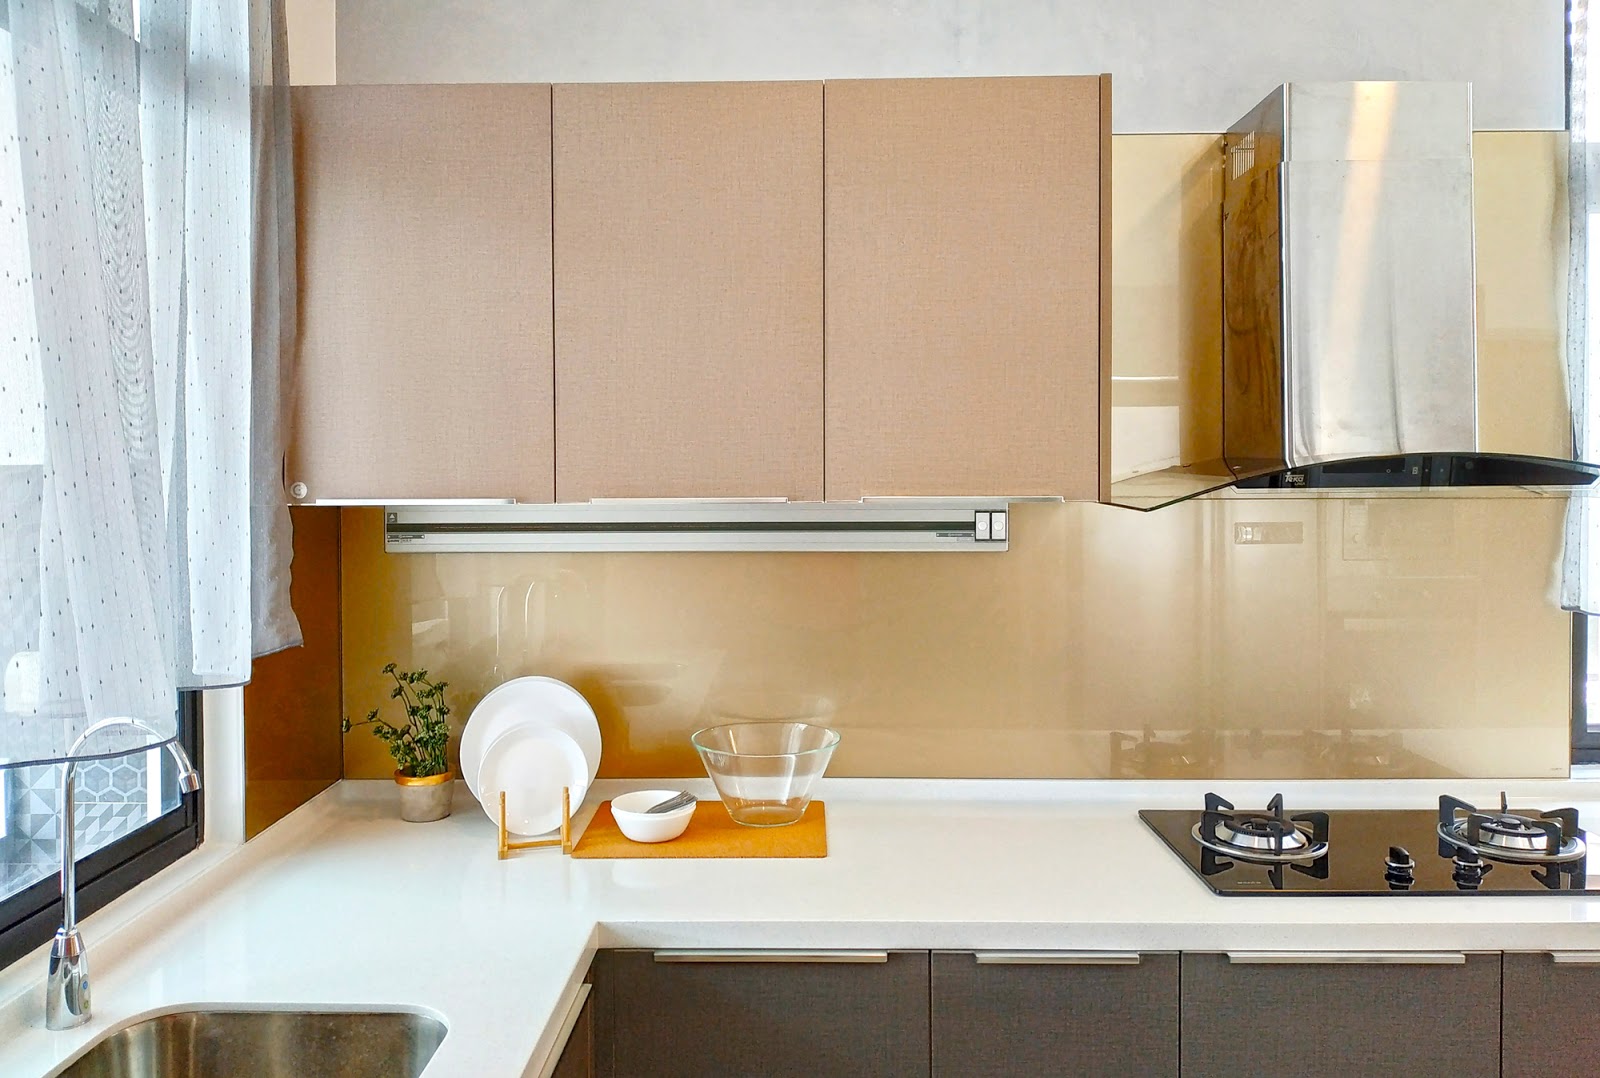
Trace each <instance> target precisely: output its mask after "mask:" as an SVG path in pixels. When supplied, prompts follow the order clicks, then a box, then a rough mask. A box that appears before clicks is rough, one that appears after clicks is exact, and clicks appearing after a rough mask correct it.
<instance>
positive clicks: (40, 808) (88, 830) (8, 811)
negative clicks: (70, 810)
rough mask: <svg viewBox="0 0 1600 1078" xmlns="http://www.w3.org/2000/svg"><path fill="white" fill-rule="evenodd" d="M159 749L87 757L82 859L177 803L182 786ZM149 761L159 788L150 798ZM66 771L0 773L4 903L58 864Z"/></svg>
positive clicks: (81, 776) (81, 795) (81, 777)
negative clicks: (62, 785)
mask: <svg viewBox="0 0 1600 1078" xmlns="http://www.w3.org/2000/svg"><path fill="white" fill-rule="evenodd" d="M159 758H160V752H159V750H158V751H156V752H146V753H139V754H137V755H132V756H126V757H122V758H120V759H113V760H90V761H86V762H84V763H81V764H79V765H78V769H77V809H78V812H77V854H78V858H79V859H80V860H81V859H82V858H84V857H87V856H88V855H89V854H91V853H94V852H95V851H96V850H99V849H102V848H104V847H105V846H108V845H110V844H111V843H112V842H114V841H116V840H117V839H120V838H123V837H125V836H127V835H129V834H131V833H133V832H134V831H137V830H138V829H139V828H141V827H143V826H144V825H145V824H147V823H149V822H151V821H152V820H155V819H157V818H158V817H160V816H162V815H164V814H165V813H167V812H170V811H172V810H173V809H175V808H177V807H178V804H179V801H178V792H177V787H176V784H175V782H174V780H173V779H172V777H171V775H170V774H168V772H170V770H171V769H170V768H163V767H162V765H161V764H160V762H159ZM152 762H154V766H155V767H156V769H157V773H158V776H159V778H158V783H159V786H158V789H157V790H156V791H155V793H154V796H152V791H151V789H150V770H151V767H152ZM60 783H61V772H60V769H59V768H57V767H24V768H16V769H12V770H6V771H0V900H4V899H5V898H7V897H9V896H11V895H14V894H16V893H17V892H19V891H22V890H24V889H25V888H27V887H30V886H32V885H33V884H35V883H37V882H38V881H40V880H42V879H45V878H47V877H49V876H52V875H54V874H55V873H56V871H57V870H58V869H59V867H60V859H61V848H60V845H59V843H58V836H59V834H60V830H59V829H60V821H61V788H60Z"/></svg>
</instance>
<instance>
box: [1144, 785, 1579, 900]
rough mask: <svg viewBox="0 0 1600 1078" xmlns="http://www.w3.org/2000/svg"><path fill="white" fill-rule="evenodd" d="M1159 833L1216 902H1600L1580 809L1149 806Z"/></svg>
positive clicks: (1208, 802)
mask: <svg viewBox="0 0 1600 1078" xmlns="http://www.w3.org/2000/svg"><path fill="white" fill-rule="evenodd" d="M1139 818H1140V819H1141V820H1143V821H1144V822H1145V823H1146V824H1147V825H1148V826H1149V827H1150V829H1151V830H1152V831H1154V832H1155V833H1156V834H1158V835H1160V836H1161V838H1162V840H1163V841H1164V842H1166V844H1167V846H1168V847H1170V848H1171V849H1172V851H1173V852H1174V853H1176V854H1177V855H1178V856H1179V857H1180V858H1181V859H1182V860H1183V861H1184V863H1185V864H1187V865H1188V866H1189V867H1190V868H1191V869H1193V870H1194V872H1195V873H1196V874H1197V875H1198V876H1199V877H1200V879H1201V880H1203V881H1204V882H1205V884H1206V886H1208V887H1210V888H1211V889H1212V890H1213V891H1215V892H1216V893H1217V894H1219V895H1259V894H1307V895H1312V894H1314V895H1511V894H1550V895H1559V894H1564V895H1568V896H1571V895H1600V880H1597V881H1591V880H1590V878H1589V875H1588V870H1587V861H1588V841H1587V836H1586V835H1585V834H1584V832H1583V830H1582V829H1581V828H1580V827H1579V826H1578V813H1577V811H1576V810H1575V809H1570V808H1563V809H1553V810H1547V811H1540V810H1537V809H1516V810H1513V809H1511V808H1510V807H1509V806H1508V805H1507V804H1506V799H1505V796H1504V795H1501V798H1500V806H1499V808H1498V809H1495V808H1489V809H1479V808H1477V807H1475V806H1473V805H1470V804H1468V803H1467V802H1465V801H1462V800H1460V799H1459V798H1454V797H1448V796H1445V797H1441V798H1439V811H1438V812H1430V811H1427V810H1422V811H1416V810H1406V809H1335V810H1328V811H1308V812H1297V813H1286V812H1285V810H1284V807H1283V795H1282V794H1279V795H1278V796H1276V797H1274V798H1273V799H1272V800H1271V801H1270V802H1268V803H1267V807H1266V808H1265V809H1262V810H1251V809H1238V808H1235V807H1234V806H1233V805H1232V804H1231V803H1230V802H1228V801H1225V800H1223V799H1222V798H1221V797H1218V796H1217V795H1216V794H1206V799H1205V807H1204V808H1203V809H1202V810H1200V811H1198V812H1196V811H1193V810H1186V809H1144V810H1142V811H1141V812H1140V813H1139Z"/></svg>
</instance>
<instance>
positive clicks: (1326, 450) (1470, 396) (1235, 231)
mask: <svg viewBox="0 0 1600 1078" xmlns="http://www.w3.org/2000/svg"><path fill="white" fill-rule="evenodd" d="M1223 152H1224V164H1223V217H1222V260H1223V264H1222V307H1223V332H1222V383H1223V384H1222V450H1223V453H1222V459H1221V460H1220V461H1210V462H1205V463H1202V464H1198V465H1191V466H1188V467H1187V468H1183V469H1172V470H1169V472H1168V473H1167V474H1165V475H1162V476H1152V477H1148V478H1147V479H1145V480H1144V493H1145V494H1147V495H1148V498H1147V499H1146V504H1138V500H1137V499H1136V498H1130V499H1127V500H1126V501H1127V502H1128V503H1129V504H1135V505H1136V507H1138V508H1152V507H1154V506H1155V505H1157V504H1161V503H1164V502H1166V501H1172V500H1177V498H1178V497H1184V496H1190V495H1192V494H1194V493H1200V492H1202V491H1203V490H1205V489H1214V488H1216V487H1221V486H1228V485H1237V486H1240V487H1250V486H1257V487H1294V488H1308V487H1358V488H1369V487H1370V488H1384V487H1387V488H1393V487H1406V488H1422V487H1461V486H1491V485H1506V486H1521V487H1539V488H1557V489H1563V490H1565V489H1570V488H1576V487H1584V486H1587V485H1589V484H1590V483H1592V482H1593V481H1594V480H1595V478H1596V476H1597V475H1600V468H1597V467H1596V466H1594V465H1592V464H1586V463H1581V462H1577V461H1572V460H1561V459H1552V458H1548V457H1539V456H1532V455H1518V454H1514V453H1513V454H1507V453H1492V454H1491V453H1484V452H1481V451H1480V448H1479V443H1478V414H1477V413H1478V397H1477V393H1478V387H1477V344H1476V327H1475V318H1474V314H1475V271H1474V245H1473V178H1472V104H1471V87H1470V86H1469V85H1467V84H1465V83H1422V82H1336V83H1292V84H1288V85H1285V86H1281V87H1279V88H1278V89H1277V90H1275V91H1273V93H1272V94H1271V95H1269V96H1268V97H1267V98H1266V99H1265V100H1264V101H1262V102H1261V104H1259V105H1258V106H1256V108H1254V109H1252V110H1251V111H1250V113H1249V114H1248V115H1246V116H1245V117H1244V118H1243V119H1242V120H1240V121H1239V122H1238V123H1237V124H1235V125H1234V126H1233V127H1232V128H1231V129H1230V130H1229V131H1228V133H1227V134H1226V136H1225V137H1224V140H1223ZM1129 489H1130V490H1132V491H1134V492H1136V493H1137V492H1138V491H1139V489H1140V487H1139V484H1130V487H1129ZM1173 495H1177V497H1174V496H1173ZM1113 500H1114V501H1119V502H1123V501H1124V499H1121V498H1113Z"/></svg>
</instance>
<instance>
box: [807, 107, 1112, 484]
mask: <svg viewBox="0 0 1600 1078" xmlns="http://www.w3.org/2000/svg"><path fill="white" fill-rule="evenodd" d="M825 98H826V112H825V115H826V120H825V123H824V127H825V132H826V139H825V146H826V151H825V157H826V171H825V177H826V180H825V183H826V188H827V205H826V237H827V263H826V265H827V308H826V309H827V383H828V406H827V496H828V497H829V498H830V499H854V498H860V497H864V496H888V495H926V496H939V495H1058V496H1065V497H1067V498H1075V499H1076V498H1081V499H1093V498H1095V497H1096V495H1097V491H1098V485H1099V475H1100V457H1101V453H1102V446H1101V435H1100V428H1101V423H1100V394H1099V383H1100V373H1099V368H1100V364H1101V349H1102V345H1103V343H1107V335H1108V332H1109V327H1108V326H1107V325H1106V322H1107V318H1106V317H1105V315H1104V313H1103V312H1104V311H1106V310H1108V309H1109V304H1108V303H1104V302H1103V299H1102V294H1101V283H1102V280H1105V281H1106V283H1107V284H1109V270H1108V262H1109V238H1108V235H1109V234H1108V231H1107V229H1106V228H1105V227H1104V225H1105V224H1106V223H1107V222H1108V220H1109V215H1110V213H1109V207H1108V206H1107V205H1106V202H1107V201H1108V199H1109V195H1108V190H1109V184H1108V181H1107V176H1108V174H1109V165H1110V160H1109V158H1110V153H1109V146H1108V139H1109V131H1110V124H1109V111H1110V83H1109V79H1108V78H1106V77H1104V76H1102V77H1093V76H1088V77H1067V78H994V79H920V80H872V81H847V82H829V83H827V85H826V90H825Z"/></svg>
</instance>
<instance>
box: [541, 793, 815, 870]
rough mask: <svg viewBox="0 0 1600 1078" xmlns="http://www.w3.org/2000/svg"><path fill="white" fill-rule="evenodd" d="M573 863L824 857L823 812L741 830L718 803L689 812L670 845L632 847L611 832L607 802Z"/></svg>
mask: <svg viewBox="0 0 1600 1078" xmlns="http://www.w3.org/2000/svg"><path fill="white" fill-rule="evenodd" d="M572 856H574V857H611V858H620V857H826V856H828V821H827V812H826V811H825V810H824V808H823V804H822V802H821V801H813V802H811V804H809V805H807V806H806V811H805V814H804V815H802V816H801V817H800V819H799V820H797V821H795V822H794V823H792V824H789V825H787V826H785V827H746V826H745V825H744V824H738V823H734V822H733V818H732V817H731V816H729V815H728V810H727V809H726V808H724V807H723V805H722V802H720V801H702V802H700V803H699V804H698V805H696V806H695V807H694V816H693V818H691V819H690V820H689V826H688V828H687V829H686V830H685V831H684V832H683V834H681V835H679V836H678V837H677V838H675V839H673V840H672V841H670V842H635V841H633V840H632V839H631V838H629V837H628V836H626V835H624V834H623V833H622V832H621V831H620V830H618V829H617V821H616V819H615V818H614V817H613V816H612V815H611V802H609V801H606V802H603V803H602V804H601V805H600V807H599V808H597V809H595V812H594V819H592V820H590V821H589V826H588V827H586V828H584V830H583V834H582V836H580V837H579V839H578V841H577V842H576V843H575V844H574V845H573V847H572Z"/></svg>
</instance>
